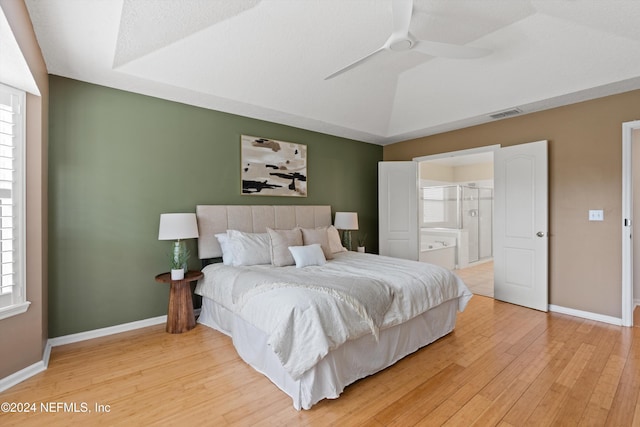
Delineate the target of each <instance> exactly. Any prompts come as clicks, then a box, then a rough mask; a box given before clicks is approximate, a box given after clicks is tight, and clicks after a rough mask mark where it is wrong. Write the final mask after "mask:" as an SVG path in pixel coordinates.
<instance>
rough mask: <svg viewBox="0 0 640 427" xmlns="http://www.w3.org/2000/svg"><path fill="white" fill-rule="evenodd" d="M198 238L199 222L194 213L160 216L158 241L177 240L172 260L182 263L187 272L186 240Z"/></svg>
mask: <svg viewBox="0 0 640 427" xmlns="http://www.w3.org/2000/svg"><path fill="white" fill-rule="evenodd" d="M197 237H198V222H197V220H196V214H194V213H166V214H160V227H159V230H158V240H175V242H174V244H173V252H172V258H173V261H174V263H176V264H177V263H180V261H181V263H182V269H183V270H184V271H185V272H186V271H187V270H188V268H187V258H188V252H187V248H186V246H185V244H184V239H195V238H197Z"/></svg>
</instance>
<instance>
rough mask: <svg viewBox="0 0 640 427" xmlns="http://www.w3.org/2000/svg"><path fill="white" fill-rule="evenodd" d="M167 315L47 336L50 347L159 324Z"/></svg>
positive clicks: (164, 321)
mask: <svg viewBox="0 0 640 427" xmlns="http://www.w3.org/2000/svg"><path fill="white" fill-rule="evenodd" d="M166 321H167V316H166V315H164V316H158V317H152V318H150V319H143V320H137V321H135V322H129V323H123V324H121V325H115V326H109V327H106V328H100V329H94V330H93V331H86V332H79V333H77V334H71V335H63V336H61V337H56V338H49V343H50V344H51V347H57V346H59V345H65V344H71V343H74V342H80V341H85V340H90V339H93V338H100V337H106V336H107V335H113V334H119V333H120V332H127V331H133V330H135V329H140V328H146V327H147V326H154V325H159V324H161V323H166Z"/></svg>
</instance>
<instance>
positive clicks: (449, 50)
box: [413, 40, 491, 59]
mask: <svg viewBox="0 0 640 427" xmlns="http://www.w3.org/2000/svg"><path fill="white" fill-rule="evenodd" d="M413 49H415V50H417V51H419V52H422V53H426V54H427V55H431V56H441V57H444V58H455V59H473V58H481V57H483V56H487V55H489V54H490V53H491V50H489V49H483V48H480V47H471V46H461V45H457V44H450V43H440V42H434V41H429V40H418V42H417V43H416V45H415V46H414V47H413Z"/></svg>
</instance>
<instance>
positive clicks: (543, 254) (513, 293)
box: [494, 141, 549, 311]
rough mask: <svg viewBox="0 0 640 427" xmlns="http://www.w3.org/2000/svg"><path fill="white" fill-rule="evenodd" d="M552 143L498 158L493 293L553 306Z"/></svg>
mask: <svg viewBox="0 0 640 427" xmlns="http://www.w3.org/2000/svg"><path fill="white" fill-rule="evenodd" d="M547 169H548V168H547V141H538V142H532V143H529V144H521V145H515V146H512V147H505V148H502V149H500V150H497V151H496V152H495V158H494V186H495V188H494V191H495V194H494V195H495V198H494V207H495V212H494V215H495V217H494V245H495V246H494V282H495V284H494V297H495V298H496V299H499V300H501V301H506V302H510V303H513V304H518V305H522V306H525V307H530V308H534V309H536V310H542V311H547V310H548V305H549V303H548V295H549V291H548V243H549V240H548V182H547V181H548V172H547Z"/></svg>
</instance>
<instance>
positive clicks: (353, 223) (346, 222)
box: [333, 212, 358, 230]
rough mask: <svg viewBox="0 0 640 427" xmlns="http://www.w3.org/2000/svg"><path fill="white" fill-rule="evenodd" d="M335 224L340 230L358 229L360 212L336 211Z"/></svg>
mask: <svg viewBox="0 0 640 427" xmlns="http://www.w3.org/2000/svg"><path fill="white" fill-rule="evenodd" d="M333 225H334V226H335V227H336V228H337V229H338V230H357V229H358V213H357V212H336V218H335V220H334V221H333Z"/></svg>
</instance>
